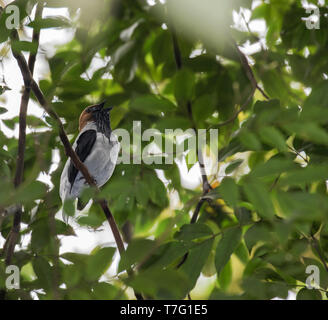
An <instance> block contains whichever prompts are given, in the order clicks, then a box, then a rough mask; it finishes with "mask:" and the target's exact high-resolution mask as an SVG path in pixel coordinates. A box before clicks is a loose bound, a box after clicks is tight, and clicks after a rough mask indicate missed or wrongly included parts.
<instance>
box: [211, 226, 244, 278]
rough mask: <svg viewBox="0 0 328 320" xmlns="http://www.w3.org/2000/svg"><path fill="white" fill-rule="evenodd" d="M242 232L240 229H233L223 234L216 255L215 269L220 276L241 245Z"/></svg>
mask: <svg viewBox="0 0 328 320" xmlns="http://www.w3.org/2000/svg"><path fill="white" fill-rule="evenodd" d="M241 235H242V231H241V229H240V228H232V229H229V230H226V231H224V232H223V235H222V238H221V240H220V242H219V243H218V245H217V248H216V253H215V267H216V270H217V274H218V275H220V273H221V271H222V269H223V268H224V266H225V265H226V264H227V262H228V261H229V260H230V257H231V255H232V253H233V252H234V251H235V249H236V248H237V246H238V245H239V243H240V239H241Z"/></svg>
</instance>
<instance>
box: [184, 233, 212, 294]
mask: <svg viewBox="0 0 328 320" xmlns="http://www.w3.org/2000/svg"><path fill="white" fill-rule="evenodd" d="M213 241H214V239H208V240H205V241H203V242H202V243H199V244H197V246H195V247H194V248H192V249H191V250H190V251H189V254H188V257H187V259H186V261H185V262H184V263H183V265H182V266H181V267H180V270H181V271H182V272H184V273H185V274H186V276H187V278H188V280H189V285H190V286H189V290H191V289H192V288H193V287H194V286H195V284H196V282H197V279H198V277H199V275H200V272H201V271H202V269H203V267H204V266H205V263H206V260H207V258H208V256H209V254H210V252H211V249H212V246H213Z"/></svg>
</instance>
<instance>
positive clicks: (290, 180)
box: [279, 165, 328, 186]
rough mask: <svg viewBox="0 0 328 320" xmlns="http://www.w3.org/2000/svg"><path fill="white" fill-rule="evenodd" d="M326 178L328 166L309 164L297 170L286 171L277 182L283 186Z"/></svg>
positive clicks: (327, 176)
mask: <svg viewBox="0 0 328 320" xmlns="http://www.w3.org/2000/svg"><path fill="white" fill-rule="evenodd" d="M327 179H328V168H327V166H326V165H317V166H316V165H309V166H307V167H305V168H299V169H298V170H293V171H289V172H287V173H286V175H285V176H284V177H283V178H282V179H281V180H280V182H279V183H280V184H281V185H283V186H285V185H295V184H301V183H303V184H306V183H311V182H314V181H322V180H327Z"/></svg>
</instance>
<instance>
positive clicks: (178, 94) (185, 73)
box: [174, 69, 195, 103]
mask: <svg viewBox="0 0 328 320" xmlns="http://www.w3.org/2000/svg"><path fill="white" fill-rule="evenodd" d="M174 80H175V85H174V95H175V98H176V100H177V101H178V102H181V103H185V102H187V101H188V100H190V99H191V98H192V95H193V92H194V86H195V76H194V74H193V72H192V71H190V70H189V69H181V70H179V71H178V72H177V74H176V76H175V78H174Z"/></svg>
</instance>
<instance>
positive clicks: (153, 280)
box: [125, 268, 189, 299]
mask: <svg viewBox="0 0 328 320" xmlns="http://www.w3.org/2000/svg"><path fill="white" fill-rule="evenodd" d="M125 283H126V284H127V285H128V286H131V287H132V288H134V289H135V291H137V292H142V293H144V294H147V295H150V296H151V297H154V298H157V299H182V298H184V296H185V295H186V294H187V291H188V287H189V279H188V278H187V277H186V276H185V275H184V274H183V273H182V272H181V271H180V270H171V269H165V270H162V269H159V268H150V269H147V270H145V271H143V272H140V273H138V274H137V275H134V276H133V277H132V278H128V279H126V280H125Z"/></svg>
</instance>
